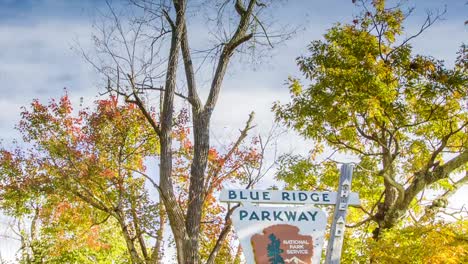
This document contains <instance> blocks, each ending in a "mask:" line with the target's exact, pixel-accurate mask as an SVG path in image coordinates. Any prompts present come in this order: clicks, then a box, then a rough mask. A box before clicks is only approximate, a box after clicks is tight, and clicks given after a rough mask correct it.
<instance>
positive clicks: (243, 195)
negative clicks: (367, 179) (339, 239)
mask: <svg viewBox="0 0 468 264" xmlns="http://www.w3.org/2000/svg"><path fill="white" fill-rule="evenodd" d="M339 197H341V195H340V196H339V195H338V193H337V192H306V191H279V190H245V189H234V190H232V189H230V190H222V191H221V195H220V197H219V200H220V201H221V202H227V203H234V202H235V203H246V202H247V203H269V204H324V205H327V204H328V205H335V204H336V202H337V198H339ZM346 197H347V198H348V203H347V204H348V205H350V206H359V205H360V204H361V203H360V201H359V194H358V193H355V192H349V193H347V194H346Z"/></svg>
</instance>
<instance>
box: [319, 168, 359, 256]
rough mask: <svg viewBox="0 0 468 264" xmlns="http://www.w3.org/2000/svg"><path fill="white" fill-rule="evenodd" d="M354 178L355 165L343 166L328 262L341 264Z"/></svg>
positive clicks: (329, 243) (329, 244)
mask: <svg viewBox="0 0 468 264" xmlns="http://www.w3.org/2000/svg"><path fill="white" fill-rule="evenodd" d="M352 178H353V165H351V164H343V166H341V174H340V185H339V186H338V195H337V199H336V205H335V213H334V214H333V222H332V226H331V229H330V240H329V241H328V248H327V256H326V259H325V263H326V264H339V263H340V260H341V251H342V247H343V239H344V231H345V222H346V214H347V212H348V200H349V193H350V192H351V180H352Z"/></svg>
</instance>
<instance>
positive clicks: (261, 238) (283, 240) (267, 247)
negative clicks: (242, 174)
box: [232, 206, 327, 264]
mask: <svg viewBox="0 0 468 264" xmlns="http://www.w3.org/2000/svg"><path fill="white" fill-rule="evenodd" d="M232 221H233V224H234V228H235V229H236V232H237V236H238V237H239V240H240V243H241V246H242V249H243V252H244V256H245V259H246V261H247V263H249V264H250V263H255V264H264V263H294V264H295V263H300V264H312V263H314V264H315V263H317V264H318V263H320V258H321V255H322V247H323V241H324V235H325V228H326V224H327V217H326V215H325V213H324V212H323V211H322V210H320V209H318V208H314V207H311V206H295V207H261V206H240V207H239V208H237V209H236V210H235V211H234V213H233V215H232Z"/></svg>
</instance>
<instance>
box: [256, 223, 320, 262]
mask: <svg viewBox="0 0 468 264" xmlns="http://www.w3.org/2000/svg"><path fill="white" fill-rule="evenodd" d="M251 242H252V248H253V251H254V256H255V263H273V264H282V263H291V264H311V263H312V262H311V261H312V256H313V254H314V246H313V239H312V236H308V235H300V234H299V228H298V227H296V226H292V225H287V224H280V225H273V226H269V227H267V228H265V229H263V234H255V235H254V236H252V239H251Z"/></svg>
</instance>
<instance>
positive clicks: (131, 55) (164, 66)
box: [85, 0, 292, 264]
mask: <svg viewBox="0 0 468 264" xmlns="http://www.w3.org/2000/svg"><path fill="white" fill-rule="evenodd" d="M189 2H190V3H189ZM107 4H108V12H105V13H102V14H101V15H102V16H101V17H103V18H104V19H103V23H101V24H97V25H98V27H97V29H98V31H99V34H98V35H97V36H95V37H94V40H95V43H96V47H97V51H98V52H97V54H96V56H93V57H91V56H89V55H86V54H85V57H86V59H87V60H88V61H89V62H91V63H92V64H93V65H94V66H95V68H96V69H97V70H98V71H100V72H101V73H102V74H104V75H105V76H106V77H107V79H108V85H107V90H106V92H108V93H112V94H117V95H118V96H121V97H123V98H124V100H125V101H126V102H130V103H133V104H135V105H136V106H137V107H138V108H139V109H140V110H141V112H142V113H143V114H144V115H145V117H146V119H147V121H148V122H149V124H150V125H151V127H152V129H153V131H154V133H156V134H157V136H158V137H159V139H160V163H159V182H158V183H156V181H152V182H153V184H154V185H155V186H157V188H158V191H159V194H160V199H161V201H162V202H163V204H164V207H165V210H166V213H167V216H168V220H169V224H170V227H171V230H172V234H173V237H174V241H175V245H176V250H177V260H178V262H179V263H184V264H187V263H200V261H201V259H200V255H199V248H200V242H199V236H200V227H201V224H202V222H201V219H202V211H203V204H204V201H205V196H206V190H207V188H209V184H210V182H209V180H210V179H209V177H208V175H207V173H206V170H207V162H208V151H209V149H210V121H211V116H212V114H213V110H214V109H215V106H216V103H217V101H218V98H219V95H220V91H221V87H222V83H223V79H224V77H225V74H226V71H227V69H228V65H229V63H230V61H231V59H232V57H233V55H234V54H235V53H236V52H248V51H251V50H257V48H259V47H260V48H263V47H267V48H271V47H272V46H273V45H274V44H275V43H277V42H279V41H281V40H284V39H285V38H287V37H289V36H290V34H282V33H277V32H272V31H270V32H267V30H268V29H271V28H272V27H270V25H267V24H266V23H263V22H262V16H263V15H264V10H265V9H266V8H267V7H268V5H270V4H271V3H267V2H266V1H263V2H260V1H257V0H223V1H186V0H173V1H169V0H130V2H129V5H128V6H127V7H125V8H124V11H123V12H122V11H121V12H119V11H117V9H116V8H114V7H113V6H112V5H111V4H110V3H109V2H108V3H107ZM189 4H190V5H189ZM205 8H209V9H214V10H216V12H215V13H214V14H216V15H215V16H214V17H208V18H207V21H208V22H214V23H212V24H213V27H212V28H209V27H208V26H207V33H208V34H207V35H209V34H212V35H213V36H215V38H214V39H215V43H214V44H213V45H212V46H211V47H209V48H206V49H203V50H193V49H191V42H190V38H189V33H190V30H189V28H188V19H189V18H195V17H196V16H198V15H199V14H200V13H203V12H202V10H204V9H205ZM211 14H213V13H211ZM109 20H110V21H111V23H110V25H109V24H108V23H106V22H109ZM123 21H127V22H128V23H125V22H123ZM279 31H281V32H285V31H284V30H279ZM291 32H292V31H291ZM207 61H209V62H212V63H213V64H212V65H213V73H212V77H211V80H210V84H209V85H207V86H209V91H208V95H207V98H206V99H202V97H201V96H200V95H199V89H198V87H197V84H199V83H200V82H201V81H200V79H201V78H200V79H198V80H197V77H199V75H201V74H197V73H198V72H200V73H201V72H203V70H201V68H200V67H202V66H203V65H205V64H206V62H207ZM179 62H181V63H180V64H179ZM195 62H198V67H196V64H197V63H195ZM179 69H181V70H183V74H184V78H178V74H179ZM182 79H183V80H182ZM178 88H183V89H178ZM158 98H159V100H157V99H158ZM176 98H180V99H181V101H178V100H176ZM179 102H180V103H181V104H182V105H183V106H185V107H187V108H189V109H190V110H191V116H190V118H191V124H192V126H193V142H194V144H193V159H192V160H191V170H190V179H189V194H188V201H189V202H188V205H187V209H186V210H184V209H183V208H182V207H181V205H180V204H179V203H178V201H177V197H176V193H175V192H176V191H175V189H174V179H173V174H172V172H173V139H172V133H173V127H174V119H175V112H176V111H177V109H178V107H179V106H180V105H179ZM252 119H253V116H252V115H251V117H250V118H249V120H248V121H247V123H246V126H245V128H244V129H243V130H241V133H240V136H239V138H238V140H237V141H236V144H234V145H233V146H232V149H231V151H228V154H229V153H231V152H232V151H234V150H235V149H236V148H238V147H239V144H240V143H241V142H242V141H243V140H244V138H245V137H246V136H247V132H248V131H249V130H250V129H251V128H252V125H251V123H252ZM251 173H253V172H251ZM262 175H263V174H262V173H258V174H257V175H253V174H252V177H251V180H250V183H249V184H248V185H247V187H251V186H253V184H254V183H256V182H257V181H258V179H259V178H261V177H262ZM232 211H233V208H231V209H230V210H229V212H228V213H227V215H226V217H225V221H226V223H225V228H224V229H223V231H222V232H221V234H220V236H219V238H218V241H217V242H216V245H215V247H214V248H213V250H212V252H211V254H210V256H209V258H208V263H213V262H214V260H215V259H216V255H217V253H218V251H219V247H220V245H221V244H222V242H223V240H224V239H225V237H226V234H227V233H228V232H229V231H230V220H229V216H230V214H231V213H232Z"/></svg>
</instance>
